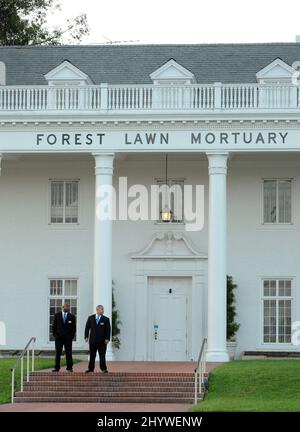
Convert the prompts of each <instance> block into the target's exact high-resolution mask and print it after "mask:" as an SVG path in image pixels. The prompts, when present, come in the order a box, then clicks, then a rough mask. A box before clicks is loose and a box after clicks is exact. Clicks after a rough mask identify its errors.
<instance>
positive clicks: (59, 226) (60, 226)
mask: <svg viewBox="0 0 300 432" xmlns="http://www.w3.org/2000/svg"><path fill="white" fill-rule="evenodd" d="M80 226H81V225H80V223H79V222H78V223H58V224H54V223H50V222H49V223H48V228H49V229H58V230H61V229H76V228H79V227H80Z"/></svg>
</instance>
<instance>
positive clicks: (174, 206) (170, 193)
mask: <svg viewBox="0 0 300 432" xmlns="http://www.w3.org/2000/svg"><path fill="white" fill-rule="evenodd" d="M156 182H157V185H158V186H159V192H158V208H159V221H160V222H162V218H161V212H162V211H163V210H164V208H165V206H166V205H167V206H168V208H169V209H170V210H171V212H172V219H171V221H170V222H173V223H176V222H177V223H180V222H183V220H184V218H183V215H184V209H183V203H184V196H183V193H184V187H183V186H184V180H176V179H168V183H167V186H168V187H166V180H162V179H158V180H156Z"/></svg>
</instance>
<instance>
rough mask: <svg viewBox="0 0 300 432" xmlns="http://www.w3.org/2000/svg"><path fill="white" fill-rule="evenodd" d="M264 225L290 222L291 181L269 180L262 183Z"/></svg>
mask: <svg viewBox="0 0 300 432" xmlns="http://www.w3.org/2000/svg"><path fill="white" fill-rule="evenodd" d="M263 192H264V198H263V199H264V203H263V212H264V215H263V221H264V223H282V224H284V223H287V224H288V223H291V222H292V180H291V179H270V180H264V181H263Z"/></svg>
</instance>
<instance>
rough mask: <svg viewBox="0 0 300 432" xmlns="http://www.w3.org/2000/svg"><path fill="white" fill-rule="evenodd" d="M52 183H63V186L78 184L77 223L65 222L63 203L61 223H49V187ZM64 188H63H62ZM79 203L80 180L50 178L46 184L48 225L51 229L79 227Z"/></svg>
mask: <svg viewBox="0 0 300 432" xmlns="http://www.w3.org/2000/svg"><path fill="white" fill-rule="evenodd" d="M52 182H64V183H65V184H66V183H68V182H77V183H78V206H77V207H78V210H77V222H66V221H65V208H66V206H65V203H64V212H63V222H51V208H52V206H51V185H52ZM64 187H65V186H64ZM80 202H81V194H80V179H79V178H50V179H49V182H48V225H50V226H51V227H54V228H57V227H64V228H66V227H76V226H78V225H80V210H81V208H80Z"/></svg>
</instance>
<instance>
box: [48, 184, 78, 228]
mask: <svg viewBox="0 0 300 432" xmlns="http://www.w3.org/2000/svg"><path fill="white" fill-rule="evenodd" d="M78 183H79V182H78V180H51V210H50V213H51V214H50V222H51V224H69V223H70V224H72V223H78Z"/></svg>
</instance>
